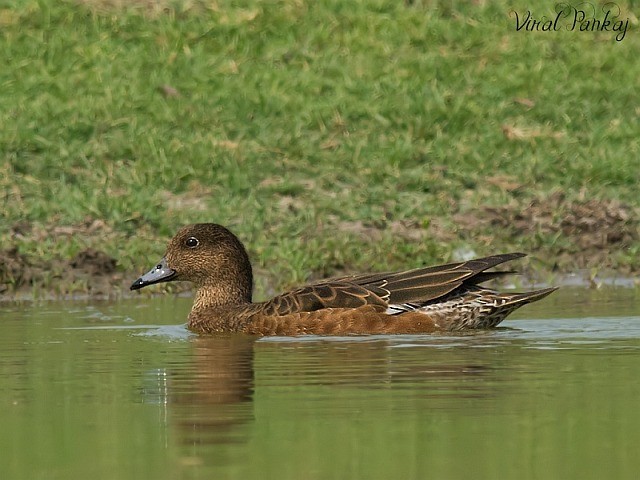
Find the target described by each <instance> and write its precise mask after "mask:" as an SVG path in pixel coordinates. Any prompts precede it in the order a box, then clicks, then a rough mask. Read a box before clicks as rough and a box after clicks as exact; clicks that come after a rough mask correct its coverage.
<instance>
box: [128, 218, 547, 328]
mask: <svg viewBox="0 0 640 480" xmlns="http://www.w3.org/2000/svg"><path fill="white" fill-rule="evenodd" d="M524 256H525V254H523V253H504V254H498V255H491V256H488V257H483V258H477V259H475V260H468V261H463V262H457V263H448V264H445V265H437V266H429V267H419V268H414V269H411V270H404V271H396V272H386V273H365V274H355V275H346V276H341V277H336V278H331V279H327V280H322V281H319V282H315V283H312V284H309V285H305V286H301V287H299V288H296V289H294V290H291V291H289V292H286V293H282V294H280V295H278V296H276V297H274V298H272V299H270V300H267V301H263V302H253V300H252V289H253V274H252V269H251V263H250V261H249V255H248V254H247V250H246V249H245V247H244V245H243V244H242V242H241V241H240V240H239V239H238V237H236V236H235V235H234V234H233V233H232V232H231V231H230V230H228V229H227V228H225V227H223V226H222V225H218V224H215V223H199V224H192V225H187V226H185V227H183V228H181V229H180V230H179V231H178V232H177V234H176V235H175V236H174V237H173V238H172V239H171V240H170V241H169V244H168V246H167V249H166V252H165V255H164V256H163V257H162V259H161V260H160V262H159V263H157V264H156V265H155V266H154V267H153V268H152V269H151V270H150V271H149V272H147V273H145V274H144V275H142V276H141V277H140V278H138V279H137V280H136V281H135V282H134V283H133V284H132V285H131V287H130V288H131V290H139V289H141V288H145V287H147V286H149V285H154V284H158V283H162V282H173V281H187V282H192V283H193V284H194V285H195V289H196V291H195V298H194V301H193V307H192V308H191V312H190V313H189V315H188V319H187V320H188V323H187V327H188V328H189V329H190V330H191V331H193V332H195V333H198V334H221V333H222V334H229V333H243V334H248V335H255V336H267V335H278V336H302V335H390V334H432V333H438V332H457V331H466V330H478V329H489V328H493V327H495V326H497V325H498V324H499V323H500V322H502V320H504V318H505V317H507V315H509V314H510V313H512V312H513V311H514V310H516V309H517V308H520V307H522V306H523V305H526V304H528V303H531V302H534V301H537V300H540V299H542V298H544V297H546V296H547V295H549V294H550V293H552V292H553V291H555V290H556V289H557V288H555V287H552V288H545V289H541V290H536V291H530V292H525V293H513V292H502V293H501V292H498V291H495V290H492V289H489V288H486V287H484V286H481V284H482V283H484V282H486V281H488V280H492V279H495V278H500V277H503V276H505V275H507V274H511V273H515V272H513V271H489V269H491V268H493V267H496V266H498V265H500V264H503V263H505V262H509V261H511V260H515V259H518V258H521V257H524Z"/></svg>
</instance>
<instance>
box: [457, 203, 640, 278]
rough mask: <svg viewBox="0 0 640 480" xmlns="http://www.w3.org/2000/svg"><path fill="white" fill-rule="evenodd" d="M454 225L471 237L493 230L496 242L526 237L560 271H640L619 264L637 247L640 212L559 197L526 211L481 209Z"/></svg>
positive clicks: (519, 207)
mask: <svg viewBox="0 0 640 480" xmlns="http://www.w3.org/2000/svg"><path fill="white" fill-rule="evenodd" d="M455 220H456V223H457V224H458V225H460V226H461V229H462V230H464V231H467V232H477V231H486V230H487V229H491V231H493V232H495V236H496V238H498V239H501V238H502V239H506V238H509V237H511V238H514V237H526V238H527V239H528V243H530V244H532V245H533V248H534V249H536V250H537V249H539V250H541V251H544V252H548V253H549V254H551V255H553V260H554V268H555V269H558V270H563V269H566V267H567V266H574V267H575V268H615V269H620V268H622V269H623V270H626V272H624V273H630V272H632V271H634V270H636V269H637V265H620V264H619V263H618V262H617V258H618V257H620V255H621V254H624V253H625V252H624V250H625V249H629V248H632V247H633V246H634V245H637V243H638V240H639V238H640V234H639V232H640V212H639V211H638V209H637V208H633V207H631V206H629V205H625V204H623V203H621V202H618V201H616V200H597V199H586V198H582V199H581V198H578V199H574V200H568V199H567V198H566V196H565V195H564V194H563V193H561V192H556V193H553V194H552V195H550V196H548V197H539V198H536V199H534V200H532V201H531V202H530V203H529V204H528V205H524V206H523V205H522V204H519V203H516V202H515V201H514V202H512V203H510V204H507V205H504V206H500V207H481V208H480V209H479V210H477V211H474V212H473V213H466V214H460V215H457V216H456V218H455ZM550 240H551V241H550Z"/></svg>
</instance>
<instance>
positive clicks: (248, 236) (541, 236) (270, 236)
mask: <svg viewBox="0 0 640 480" xmlns="http://www.w3.org/2000/svg"><path fill="white" fill-rule="evenodd" d="M121 3H124V2H116V1H111V2H109V1H97V0H96V1H87V0H85V1H71V0H67V1H62V2H60V1H49V0H40V1H37V2H36V1H5V2H3V3H1V4H0V35H1V36H2V40H1V41H0V64H2V65H3V68H2V69H0V87H1V89H2V93H1V94H0V148H1V154H0V203H2V209H1V210H0V252H2V255H3V257H2V258H3V259H4V260H3V261H2V262H0V273H2V278H0V280H1V281H2V283H3V284H4V287H3V289H4V290H5V292H8V291H12V290H14V289H16V288H23V287H26V288H34V286H35V287H37V288H44V289H45V290H46V289H54V290H56V291H59V292H60V293H64V292H66V291H69V290H78V291H82V290H90V289H91V285H92V283H93V282H94V281H95V280H94V279H95V277H96V276H99V275H101V274H105V275H107V276H109V278H110V279H111V280H110V284H117V283H118V282H120V281H121V280H122V281H124V279H125V278H126V277H127V276H128V275H130V274H131V273H133V274H134V275H135V273H139V272H141V271H142V270H145V269H147V268H148V267H150V266H151V265H152V264H153V262H155V261H156V259H157V258H159V256H160V255H161V254H162V252H163V249H164V246H165V242H166V240H167V238H168V237H169V236H170V235H171V234H172V233H173V232H174V231H175V230H176V229H177V228H178V227H179V226H181V225H183V224H186V223H191V222H200V221H215V222H217V223H221V224H224V225H227V226H229V227H230V228H232V230H234V231H235V232H236V233H237V234H238V235H239V236H240V237H241V238H242V239H243V240H244V241H245V242H246V243H247V244H248V247H249V250H250V254H251V256H252V258H253V260H254V262H255V264H256V267H257V269H258V270H259V271H258V276H259V278H262V279H263V280H260V282H261V283H259V288H260V289H261V291H264V290H266V285H267V284H268V285H271V286H273V287H274V288H275V289H280V288H284V287H286V286H290V285H292V284H296V283H300V282H303V281H305V280H307V279H309V278H312V277H319V276H324V275H331V274H334V273H337V272H340V271H355V270H376V269H392V268H400V267H411V266H418V265H422V264H425V263H429V262H433V261H443V260H447V259H450V258H452V257H455V256H456V255H460V254H461V253H463V252H475V253H477V254H479V255H480V254H486V253H490V252H495V251H503V250H524V251H528V252H531V253H532V254H533V258H534V260H533V266H534V267H535V268H536V269H538V270H541V271H546V272H548V271H551V270H554V269H559V270H561V271H572V270H574V269H576V268H590V269H601V268H613V269H617V270H621V271H623V272H625V273H628V272H634V271H638V269H639V268H640V259H639V255H638V253H639V250H640V241H639V239H638V221H639V220H638V219H639V218H640V214H639V212H640V205H639V199H638V195H637V185H638V182H639V180H640V168H639V167H640V159H639V153H640V152H639V150H640V136H639V135H638V132H639V131H640V121H639V118H640V105H639V104H638V94H637V92H638V88H639V87H640V85H639V83H640V80H639V79H640V63H639V62H638V61H637V52H638V51H639V50H640V36H639V35H638V34H637V28H638V21H637V19H636V16H635V15H634V12H633V11H631V10H630V9H629V8H628V3H627V2H620V3H619V5H620V6H621V8H622V11H621V13H620V17H621V18H623V19H626V18H629V19H630V22H631V24H630V27H629V31H628V32H627V34H626V36H625V38H624V39H623V40H622V41H621V42H617V41H616V40H615V39H614V37H615V33H614V32H579V31H568V30H566V29H562V30H561V31H557V32H525V31H516V28H515V19H514V15H513V14H511V15H510V11H511V10H516V11H518V12H520V14H521V15H522V14H524V13H526V11H527V10H531V9H533V11H532V13H533V14H534V15H536V16H538V17H540V16H542V15H547V16H551V15H552V14H553V10H552V7H548V9H547V10H544V9H542V8H541V7H535V8H538V9H539V10H537V11H536V10H535V8H534V7H533V6H532V5H530V2H529V3H527V2H518V4H516V5H513V4H512V2H502V1H495V2H491V1H486V2H439V1H435V0H434V1H428V0H425V1H422V2H421V1H415V2H407V3H411V4H410V5H407V4H405V3H404V2H381V1H349V2H346V1H338V0H334V1H328V0H327V1H321V2H303V1H276V0H270V1H261V2H258V1H251V0H247V1H245V2H241V4H242V6H237V2H228V1H218V2H197V1H184V2H170V1H166V2H160V1H156V2H154V1H141V2H133V3H131V4H130V5H129V6H127V7H123V6H122V5H120V4H121ZM636 13H637V10H636ZM87 252H88V253H87ZM83 255H84V257H83ZM87 255H88V256H89V257H90V256H91V255H94V256H96V255H97V257H98V258H99V259H100V260H101V261H102V260H104V262H106V263H109V259H115V260H116V263H115V264H110V266H108V267H105V268H99V267H96V268H94V269H93V270H92V269H91V268H84V265H83V264H82V261H81V260H82V258H85V257H87ZM79 259H80V260H79ZM74 262H75V265H76V267H77V269H78V270H82V268H84V270H82V272H84V273H82V272H81V274H79V275H76V276H73V275H72V276H71V277H69V278H67V276H65V275H66V274H65V272H69V271H73V269H74V268H76V267H73V265H74ZM98 263H99V262H98ZM28 269H30V271H29V272H28V273H26V272H27V270H28ZM134 272H135V273H134Z"/></svg>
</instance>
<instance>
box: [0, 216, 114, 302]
mask: <svg viewBox="0 0 640 480" xmlns="http://www.w3.org/2000/svg"><path fill="white" fill-rule="evenodd" d="M77 235H78V236H81V237H83V238H86V239H89V241H90V242H91V243H95V244H98V243H100V239H102V241H103V242H104V240H105V238H107V237H109V236H111V235H113V232H112V230H111V229H110V228H109V227H108V226H107V225H106V224H105V223H104V222H103V221H101V220H94V219H90V218H88V219H86V220H85V221H84V222H80V223H78V224H76V225H65V226H58V225H56V226H41V225H36V224H30V223H28V222H20V223H17V224H15V225H14V226H13V227H12V228H11V230H10V233H9V238H10V241H11V243H14V244H16V243H20V241H30V242H35V243H42V242H45V241H49V242H52V241H53V242H61V241H65V240H66V239H68V238H69V237H72V236H77ZM124 281H125V277H124V274H123V272H120V271H118V263H117V261H116V259H115V258H113V257H111V256H109V255H108V254H106V253H105V252H103V251H101V250H98V249H95V248H91V247H89V248H85V249H83V250H81V251H79V252H78V253H77V254H75V255H74V256H73V257H72V258H69V259H42V258H37V257H35V256H33V255H27V254H25V253H23V252H21V251H20V250H19V249H18V247H16V246H15V245H14V246H11V247H10V248H5V249H3V250H0V296H5V297H12V296H16V295H20V294H21V293H27V294H29V293H32V292H39V293H38V294H40V293H42V296H47V297H50V296H69V295H71V296H74V295H77V296H91V297H111V296H114V294H115V292H117V291H119V290H120V287H121V285H122V283H123V282H124Z"/></svg>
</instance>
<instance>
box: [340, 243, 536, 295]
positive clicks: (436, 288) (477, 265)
mask: <svg viewBox="0 0 640 480" xmlns="http://www.w3.org/2000/svg"><path fill="white" fill-rule="evenodd" d="M524 256H526V254H524V253H503V254H500V255H491V256H489V257H484V258H478V259H475V260H468V261H466V262H457V263H448V264H446V265H436V266H434V267H423V268H416V269H414V270H407V271H403V272H394V273H378V274H375V273H374V274H365V275H351V276H345V277H340V278H336V279H333V281H337V282H349V283H353V284H355V285H359V286H363V287H365V288H373V287H377V288H383V289H385V290H387V291H388V292H389V296H388V298H387V299H388V302H389V303H390V304H396V303H405V302H419V303H427V302H430V301H435V300H437V299H438V298H440V297H442V296H444V295H446V294H448V293H449V292H451V291H453V290H455V289H456V288H458V287H460V286H462V285H463V284H465V285H477V284H479V283H482V282H486V281H488V280H491V279H494V278H498V277H501V276H504V275H508V274H511V273H514V272H513V271H501V272H486V271H485V270H488V269H490V268H493V267H495V266H497V265H500V264H502V263H505V262H509V261H511V260H514V259H516V258H522V257H524Z"/></svg>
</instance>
